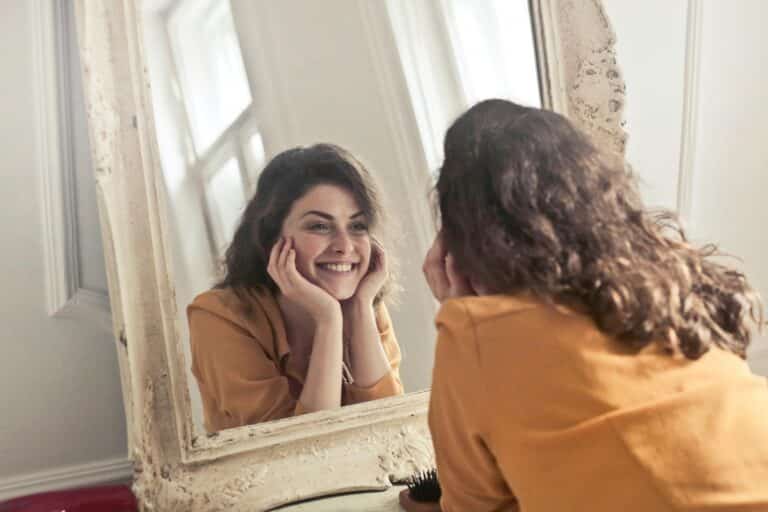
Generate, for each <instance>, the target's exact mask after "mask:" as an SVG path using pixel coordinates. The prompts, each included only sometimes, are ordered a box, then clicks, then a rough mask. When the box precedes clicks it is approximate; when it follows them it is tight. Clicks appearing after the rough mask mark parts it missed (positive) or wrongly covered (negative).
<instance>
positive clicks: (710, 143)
mask: <svg viewBox="0 0 768 512" xmlns="http://www.w3.org/2000/svg"><path fill="white" fill-rule="evenodd" d="M603 3H604V5H605V6H606V9H607V13H608V16H609V17H610V19H611V23H612V24H613V27H614V29H615V31H616V34H617V51H618V58H619V64H620V65H621V68H622V70H623V73H624V77H625V80H626V83H627V121H628V130H629V135H630V139H629V146H628V150H627V158H628V160H629V161H630V163H631V164H632V165H633V166H634V168H635V171H636V172H638V174H639V175H640V178H641V180H642V182H643V184H642V192H643V195H644V198H645V200H646V202H647V203H648V204H649V205H652V206H664V207H667V208H671V209H679V211H680V213H681V215H682V216H683V220H684V221H685V224H686V225H687V227H688V228H689V233H690V234H691V235H692V238H693V239H694V241H696V242H698V243H704V242H714V243H717V244H718V245H719V246H720V247H721V249H722V250H723V251H724V252H726V253H729V254H733V255H736V256H738V257H739V258H740V259H741V260H742V262H741V263H740V262H738V261H731V263H732V264H735V265H737V266H738V267H739V268H741V269H742V270H744V271H745V272H746V274H747V277H748V278H749V280H750V282H751V283H752V284H753V286H755V287H756V288H758V290H759V291H760V292H761V294H762V295H763V297H765V298H766V299H768V269H766V267H765V262H766V261H768V231H766V229H765V227H764V225H763V220H764V219H768V202H766V200H765V191H766V190H768V173H766V169H767V168H768V145H767V144H766V142H765V139H766V129H765V128H764V125H765V122H766V119H768V95H766V94H765V90H766V87H768V69H766V66H765V62H768V35H766V33H765V31H764V28H763V25H764V23H765V21H766V19H768V4H767V3H766V2H764V1H763V0H740V1H738V2H721V1H718V0H690V1H687V2H686V1H683V0H677V1H674V2H670V1H668V0H646V1H645V2H628V1H625V0H603ZM686 69H687V70H688V73H687V76H686ZM686 98H688V99H689V100H690V104H689V107H688V108H687V109H686V108H685V99H686ZM750 364H751V366H752V367H753V369H754V370H755V371H757V372H759V373H761V374H764V375H766V374H768V340H767V339H766V337H765V336H762V337H759V338H758V339H756V340H755V342H754V343H753V345H752V351H751V353H750Z"/></svg>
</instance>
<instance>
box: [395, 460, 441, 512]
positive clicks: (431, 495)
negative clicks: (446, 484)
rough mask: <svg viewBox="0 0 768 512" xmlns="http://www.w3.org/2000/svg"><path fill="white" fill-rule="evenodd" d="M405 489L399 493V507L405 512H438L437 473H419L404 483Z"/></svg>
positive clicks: (438, 491)
mask: <svg viewBox="0 0 768 512" xmlns="http://www.w3.org/2000/svg"><path fill="white" fill-rule="evenodd" d="M405 484H406V485H407V486H408V488H407V489H403V490H402V491H400V506H402V507H403V508H404V509H405V510H406V512H439V511H440V496H441V495H442V491H441V490H440V482H438V480H437V471H436V470H435V469H429V470H426V471H419V472H418V473H416V474H415V475H413V476H411V477H410V478H408V479H407V480H406V481H405Z"/></svg>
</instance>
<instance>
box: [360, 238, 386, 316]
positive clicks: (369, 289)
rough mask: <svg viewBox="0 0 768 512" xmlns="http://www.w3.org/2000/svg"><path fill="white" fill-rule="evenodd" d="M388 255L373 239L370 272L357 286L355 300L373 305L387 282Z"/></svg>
mask: <svg viewBox="0 0 768 512" xmlns="http://www.w3.org/2000/svg"><path fill="white" fill-rule="evenodd" d="M387 273H388V267H387V254H386V252H384V248H383V247H382V246H381V244H379V242H377V241H376V240H373V239H371V257H370V263H369V264H368V271H367V272H366V274H365V275H364V276H363V278H362V279H361V280H360V283H358V285H357V290H356V291H355V295H354V297H353V299H357V300H359V301H361V302H364V303H366V304H372V303H373V299H375V298H376V295H377V294H378V293H379V291H381V288H382V287H383V286H384V283H385V282H386V280H387Z"/></svg>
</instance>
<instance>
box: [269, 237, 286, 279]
mask: <svg viewBox="0 0 768 512" xmlns="http://www.w3.org/2000/svg"><path fill="white" fill-rule="evenodd" d="M284 243H285V240H284V239H283V238H280V239H279V240H278V241H277V242H275V245H273V246H272V250H271V251H269V263H268V264H267V273H268V274H269V276H270V277H271V278H272V279H273V280H274V281H275V283H277V285H278V286H280V283H279V280H280V278H279V275H278V269H277V260H278V258H279V255H280V251H281V249H282V248H283V244H284Z"/></svg>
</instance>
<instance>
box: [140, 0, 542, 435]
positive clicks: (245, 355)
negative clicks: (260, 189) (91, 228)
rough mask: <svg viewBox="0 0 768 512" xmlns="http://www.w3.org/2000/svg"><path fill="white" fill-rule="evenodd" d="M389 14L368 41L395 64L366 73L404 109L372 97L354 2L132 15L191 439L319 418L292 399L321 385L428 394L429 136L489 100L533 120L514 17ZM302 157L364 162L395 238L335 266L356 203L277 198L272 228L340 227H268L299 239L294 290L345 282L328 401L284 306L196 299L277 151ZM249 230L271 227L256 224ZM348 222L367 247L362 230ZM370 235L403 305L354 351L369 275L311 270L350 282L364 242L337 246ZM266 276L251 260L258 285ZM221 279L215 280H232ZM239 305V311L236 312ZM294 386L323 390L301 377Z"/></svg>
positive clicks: (504, 13) (507, 10)
mask: <svg viewBox="0 0 768 512" xmlns="http://www.w3.org/2000/svg"><path fill="white" fill-rule="evenodd" d="M387 7H388V12H389V14H390V16H389V18H376V19H370V20H369V23H375V24H377V25H378V30H381V31H384V32H386V33H387V34H388V35H389V39H388V41H387V42H388V43H390V44H392V45H394V46H395V48H393V50H396V52H394V54H395V55H398V56H399V59H398V60H394V61H391V62H386V63H383V65H380V67H382V68H384V69H383V71H384V72H386V73H391V74H399V73H402V74H404V75H405V76H407V77H408V79H409V83H408V86H409V87H408V90H407V92H408V94H406V95H400V96H394V95H390V96H386V95H385V94H383V92H386V91H383V89H384V88H383V86H382V83H381V81H380V77H379V76H378V75H377V73H376V72H374V66H373V60H374V59H377V58H380V57H377V55H376V53H375V52H374V51H373V49H372V48H370V46H369V45H368V44H367V43H366V34H365V31H366V30H370V27H366V26H365V25H364V24H363V23H362V21H363V20H364V18H363V16H362V8H363V6H362V2H360V1H359V0H333V1H323V2H317V1H314V0H291V1H281V2H273V1H267V0H262V1H252V0H232V1H230V0H163V1H158V0H145V2H144V4H143V6H142V25H143V42H144V52H145V56H146V60H147V65H148V70H149V80H150V84H151V88H152V106H153V114H154V119H155V123H156V130H157V142H158V147H159V156H160V162H161V167H162V177H163V185H164V187H163V189H164V190H163V193H164V194H165V195H166V204H167V213H168V216H169V219H168V225H169V226H170V230H169V234H170V235H171V240H170V245H171V251H170V252H171V262H172V271H173V282H172V285H173V287H174V289H175V298H176V311H177V318H176V323H177V326H178V331H179V333H180V336H181V339H182V341H181V344H182V347H183V348H184V357H185V361H184V363H183V366H184V367H185V368H186V369H187V379H186V380H187V387H188V392H189V396H190V404H191V409H192V417H193V421H194V426H195V431H196V432H197V433H200V434H202V433H205V432H216V431H219V430H221V429H223V428H228V427H236V426H241V425H245V424H249V423H259V422H264V421H270V420H276V419H281V418H287V417H291V416H293V415H296V414H299V413H300V411H307V410H317V409H318V408H324V407H328V405H327V404H328V400H327V396H322V397H318V396H315V394H314V393H313V390H307V391H306V392H303V389H304V388H305V385H306V386H310V385H314V386H315V387H316V388H322V386H323V385H328V384H327V383H325V382H323V380H328V381H330V382H331V385H332V387H333V389H335V390H337V391H336V395H339V394H340V399H339V396H336V397H335V398H336V402H338V403H340V404H342V405H346V404H354V403H358V402H362V401H369V400H373V399H377V398H386V397H389V396H395V395H399V394H401V393H403V392H406V393H407V392H412V391H420V390H424V389H427V388H428V387H429V382H430V377H431V369H432V358H433V348H434V340H435V334H434V327H433V317H434V313H435V311H436V307H435V302H434V301H433V299H432V297H431V294H430V293H429V290H428V288H427V287H426V283H425V282H424V280H423V278H422V277H421V263H422V259H423V256H424V254H425V253H426V250H427V249H428V246H429V243H430V242H431V234H432V226H433V220H432V218H431V216H430V207H429V205H428V200H427V197H428V194H427V193H428V190H429V185H430V171H432V170H434V169H436V168H437V166H438V165H439V160H440V150H441V148H440V144H441V137H442V133H443V132H444V131H445V129H446V128H447V126H448V124H449V123H450V122H451V120H452V118H453V117H454V116H456V115H457V114H458V113H460V112H461V111H462V110H464V109H465V108H466V107H468V106H469V105H471V104H473V103H475V102H476V101H479V100H481V99H485V98H489V97H505V98H510V99H514V100H516V101H519V102H522V103H525V104H533V105H537V106H538V105H540V104H541V102H540V96H539V81H538V72H537V65H536V56H535V48H534V37H533V33H532V23H531V18H530V11H529V5H528V2H527V0H517V1H514V2H508V1H501V0H494V1H487V2H476V1H471V0H444V1H431V2H410V1H405V0H399V1H391V2H387ZM391 112H405V113H407V114H409V115H407V116H401V117H400V118H399V120H398V123H399V124H401V125H403V126H402V128H403V129H407V130H408V131H409V132H416V133H418V134H419V138H420V143H421V144H419V145H415V146H416V147H417V148H419V149H420V152H421V153H422V154H421V155H420V156H421V157H422V159H424V160H425V161H426V162H427V165H425V166H424V167H423V168H421V169H418V171H419V173H418V174H417V175H415V176H414V175H413V174H411V175H409V174H408V173H409V171H408V169H406V168H404V166H403V163H402V158H398V155H400V154H401V153H402V152H403V149H402V148H401V147H398V146H399V144H400V143H401V141H399V140H397V139H395V138H393V137H392V136H391V135H390V133H388V131H389V128H388V125H387V116H388V115H390V113H391ZM406 124H410V126H406ZM317 143H331V144H335V145H338V146H340V147H342V148H345V149H346V150H348V151H349V152H350V153H351V155H353V157H354V158H356V159H358V160H359V161H360V162H362V165H363V166H364V167H365V168H367V169H368V171H369V172H370V174H371V175H372V178H373V182H374V184H375V185H377V188H378V189H379V195H380V196H381V203H382V210H383V212H382V213H383V216H384V217H386V218H387V219H388V221H389V224H390V226H389V227H390V231H394V232H396V233H397V235H398V236H396V237H394V239H393V237H392V236H388V237H387V236H384V235H382V234H381V233H380V232H376V233H374V232H371V233H370V236H366V237H361V236H360V235H359V234H356V233H354V232H353V233H352V234H351V240H352V242H350V243H351V246H350V247H349V248H348V249H349V251H348V252H345V253H344V254H340V253H334V252H332V251H334V250H339V246H338V244H339V243H341V244H344V243H345V242H344V241H341V242H339V233H345V232H347V231H348V230H349V229H358V230H359V229H361V228H360V227H353V228H349V227H344V229H338V228H339V226H340V225H341V224H342V223H343V222H347V219H346V217H344V216H347V215H349V214H351V213H354V212H356V211H358V210H360V209H361V205H360V204H357V203H360V201H361V200H364V199H366V198H365V197H362V198H360V197H358V198H357V199H356V200H355V201H353V202H352V203H351V204H350V205H349V206H348V208H346V210H345V209H344V208H341V209H340V210H338V209H337V208H334V205H335V204H337V203H338V202H339V200H341V201H342V203H343V199H344V197H343V194H342V196H341V197H340V199H339V197H336V196H335V195H333V194H334V191H333V190H329V191H327V192H326V194H331V196H330V197H328V198H326V195H324V194H323V189H320V190H319V192H318V194H316V195H313V194H312V191H314V190H315V189H314V188H310V189H309V190H308V191H306V195H301V194H300V193H298V192H297V193H296V195H295V196H293V195H291V197H290V198H286V201H287V204H288V205H290V206H291V208H293V206H294V205H297V206H296V207H298V206H299V205H300V206H301V208H303V210H304V211H301V212H295V215H294V214H291V215H289V216H288V218H287V219H284V220H283V222H284V223H288V221H289V220H291V219H293V216H295V217H296V219H298V218H299V217H300V216H301V214H303V213H306V212H308V211H311V210H322V211H321V212H320V213H323V214H328V213H329V212H330V213H333V214H334V215H335V212H337V210H338V214H339V218H338V219H337V218H333V219H325V218H322V217H319V216H318V215H309V216H308V217H307V218H306V219H303V217H302V219H303V220H302V221H301V222H302V223H300V224H297V225H296V226H295V229H292V228H291V227H290V226H289V225H287V224H284V230H283V231H284V232H286V233H289V234H292V235H294V237H295V240H297V242H296V257H297V261H298V270H299V272H300V274H301V275H302V276H303V277H306V278H307V279H308V280H309V281H311V282H312V283H313V284H316V285H319V286H320V287H321V288H322V287H323V286H325V290H326V291H328V290H329V287H331V288H332V287H333V286H334V283H337V282H347V281H349V282H350V283H351V286H352V289H351V290H352V291H353V292H354V293H349V292H344V293H347V295H345V296H343V298H347V297H349V296H350V295H351V296H352V298H351V299H347V300H342V301H341V303H342V304H344V307H343V311H344V325H345V329H344V333H343V339H344V341H343V344H344V350H343V351H340V352H339V354H341V355H342V357H343V361H342V362H341V368H342V370H343V375H342V377H343V381H344V382H343V384H342V386H341V392H340V393H339V391H338V389H339V387H338V383H336V382H335V381H336V380H337V379H338V378H339V377H336V375H337V374H338V373H339V371H340V370H339V365H338V364H334V362H333V361H331V362H330V363H329V362H327V361H326V360H321V356H322V355H323V354H322V353H321V354H319V355H318V354H316V353H315V351H313V347H312V344H313V343H314V342H315V341H314V339H313V336H314V331H313V329H312V328H311V327H310V328H304V327H303V324H302V319H303V318H304V317H303V316H302V315H301V314H299V313H297V312H296V309H297V308H296V304H297V303H296V300H295V299H289V298H287V294H284V293H281V292H279V291H278V292H275V291H266V290H263V289H261V290H262V291H261V292H259V293H258V299H257V300H255V301H254V298H253V297H251V296H248V297H245V298H241V297H239V296H238V295H237V294H235V293H233V290H234V285H233V284H232V283H242V281H237V280H236V279H238V278H236V279H235V280H234V281H232V282H228V283H225V284H223V285H221V286H219V288H218V289H217V290H216V291H209V292H207V293H204V292H206V291H207V290H210V289H211V288H212V287H214V285H216V284H217V283H221V280H222V278H223V276H224V274H225V273H226V271H225V269H226V267H224V268H222V265H223V262H224V261H225V257H226V251H227V249H228V248H229V247H231V246H232V245H233V243H232V240H233V236H234V235H235V232H236V230H237V229H238V227H239V225H240V223H241V222H248V221H247V220H244V218H243V212H244V210H245V206H246V204H248V203H249V201H250V200H251V199H252V198H253V196H254V194H255V193H256V185H257V182H258V180H259V177H260V176H261V173H262V171H263V170H264V168H265V166H266V165H267V163H268V162H269V161H270V160H272V159H273V158H274V157H275V156H276V155H278V154H280V153H282V152H284V151H286V150H288V149H290V148H293V147H297V146H303V147H309V146H312V145H313V144H317ZM306 151H310V150H306ZM321 153H322V152H317V155H316V156H313V157H306V156H303V157H301V158H299V157H298V156H297V157H296V158H297V161H299V160H300V161H301V165H304V166H309V167H311V166H312V165H314V164H313V162H314V161H316V160H317V159H319V158H324V159H326V160H327V158H328V155H327V154H326V155H325V156H322V155H321ZM326 153H327V152H326ZM336 160H338V161H337V162H336V164H334V165H341V164H342V163H343V158H341V159H338V158H336ZM336 160H334V161H336ZM292 165H294V164H291V165H288V164H286V165H283V167H281V168H280V169H276V170H275V172H276V173H277V174H280V173H282V174H281V175H282V176H283V178H280V179H282V180H288V179H289V178H287V177H285V176H286V173H288V172H289V170H290V169H289V168H290V167H291V166H292ZM278 181H279V180H278ZM296 185H297V184H292V185H290V186H288V185H286V187H288V188H287V189H286V188H285V187H283V189H282V190H285V192H282V193H283V194H284V195H286V194H292V192H289V191H288V189H292V188H293V189H296V188H297V186H296ZM277 187H278V190H280V187H281V186H279V185H278V186H277ZM269 195H270V194H269V192H264V193H263V194H262V199H261V202H262V203H264V204H266V203H267V202H268V201H272V199H271V198H269V197H268V196H269ZM300 198H301V201H299V199H300ZM254 201H256V200H254ZM302 201H310V202H309V203H306V204H304V203H303V202H302ZM279 203H280V201H279V200H277V201H276V204H277V205H279ZM275 208H276V210H275V211H278V210H279V207H278V206H275ZM347 210H349V211H347ZM290 211H292V212H293V210H290ZM264 215H268V216H269V217H270V218H273V217H274V215H273V213H271V212H265V213H264ZM341 217H344V218H343V219H342V218H341ZM361 219H362V217H361ZM278 220H280V219H279V218H278ZM363 220H364V221H365V226H364V227H365V229H366V230H367V224H368V223H370V221H371V219H367V218H365V219H363ZM342 221H343V222H342ZM272 222H274V221H272ZM297 222H298V220H297ZM279 228H280V226H277V228H276V230H279ZM270 229H271V228H270V227H269V226H267V227H265V228H264V230H263V231H260V232H259V233H265V232H268V231H270ZM285 230H288V231H285ZM310 230H314V231H310ZM318 230H323V231H322V232H318ZM331 231H333V233H331ZM250 232H254V229H253V228H251V229H250ZM390 235H391V233H390ZM249 236H251V237H255V238H258V237H259V236H260V235H258V236H257V235H249ZM382 236H384V238H383V240H386V242H383V245H384V252H385V253H386V254H387V256H386V258H387V260H388V261H389V262H398V263H399V264H398V265H397V267H396V269H397V275H398V279H397V284H399V287H400V288H401V289H400V291H399V293H397V294H394V295H395V300H394V301H387V300H385V301H383V302H382V304H379V305H377V307H376V308H375V309H376V313H375V321H376V324H377V325H376V326H375V327H378V330H379V331H380V336H376V337H375V340H374V339H367V338H366V337H365V335H364V334H363V336H362V338H360V339H361V340H362V341H360V340H358V337H359V336H360V334H358V335H357V336H355V335H354V334H353V333H355V332H356V331H357V332H358V333H359V332H364V331H362V330H363V329H365V325H364V322H366V321H368V322H371V319H370V318H367V317H365V316H364V317H360V319H359V320H352V318H358V317H353V315H354V313H352V312H351V310H352V307H351V306H348V304H349V303H351V302H354V301H353V299H356V298H357V297H359V296H361V295H362V292H361V293H360V294H358V293H357V292H355V291H354V290H355V287H356V286H362V285H358V283H359V282H360V281H361V280H362V279H363V278H364V277H366V276H367V275H368V274H369V273H371V270H370V269H372V268H373V265H372V264H371V265H368V266H369V271H368V272H366V271H365V269H362V268H360V269H358V268H357V267H354V268H353V267H350V271H349V272H348V273H349V274H350V275H349V276H348V277H345V276H342V277H340V276H339V275H338V274H339V270H340V269H342V267H341V266H338V265H336V266H333V267H332V268H331V266H328V265H326V263H327V262H337V263H341V264H346V263H348V262H349V263H350V264H351V265H357V266H359V265H358V264H357V263H356V262H357V261H363V262H364V263H365V262H366V261H373V259H374V258H375V254H373V253H371V256H369V255H368V254H369V252H370V241H369V240H367V241H363V242H361V247H357V244H356V243H353V242H354V240H362V239H363V238H366V239H369V238H370V237H377V238H380V239H381V238H382ZM272 238H273V240H274V237H272ZM274 242H277V240H274ZM318 243H321V244H323V248H320V247H318V246H317V244H318ZM234 250H242V251H250V252H245V254H243V257H244V258H245V259H246V260H251V259H254V258H258V257H259V256H258V255H257V254H258V252H257V249H256V248H249V249H246V248H243V249H238V248H237V247H235V248H234V249H233V254H234ZM268 250H269V247H266V248H264V251H268ZM342 250H345V251H346V250H347V249H344V248H342ZM358 250H360V251H361V254H362V255H361V254H358ZM264 251H262V252H264ZM361 258H362V260H361ZM304 260H307V261H304ZM266 263H267V262H266V261H263V259H262V260H260V264H259V265H260V269H261V270H262V271H263V269H264V268H265V267H266ZM238 265H241V266H242V264H238ZM392 266H393V265H392V264H390V267H392ZM343 268H344V269H346V267H343ZM228 270H229V274H230V275H238V272H239V273H240V274H243V273H244V272H245V271H238V269H236V268H229V269H228ZM258 271H259V269H255V270H254V271H253V272H258ZM345 279H346V281H344V280H345ZM241 286H242V285H241ZM345 286H346V285H345ZM201 294H202V295H201ZM196 296H198V298H197V300H196V299H195V297H196ZM193 302H194V305H193V306H191V307H189V305H190V304H192V303H193ZM245 304H248V305H249V307H253V308H254V309H255V311H248V312H244V310H243V309H242V308H243V306H244V305H245ZM188 307H189V309H188ZM298 308H299V309H302V313H306V311H304V310H303V308H302V306H298ZM387 310H388V311H389V314H388V315H387V313H386V312H387ZM188 312H189V316H188ZM305 316H306V315H305ZM387 316H388V317H389V318H387ZM357 322H359V323H360V324H361V325H360V326H358V325H357ZM315 324H316V325H317V321H315ZM351 324H353V325H351ZM190 331H191V332H190ZM336 336H339V334H338V333H337V334H336ZM372 343H373V344H376V345H380V346H381V347H380V348H378V349H376V348H374V347H372V346H371V344H372ZM191 348H192V349H193V350H192V349H191ZM321 348H322V346H321ZM382 349H383V351H382ZM316 351H317V352H320V349H317V350H316ZM369 353H370V354H369ZM336 357H338V354H337V356H336ZM366 358H367V359H366ZM382 359H383V361H382ZM315 365H318V366H319V369H318V368H315ZM320 365H323V366H320ZM376 365H378V366H376ZM310 372H319V373H320V374H321V375H319V376H318V375H313V376H312V377H310ZM310 379H311V381H310ZM308 381H309V382H308ZM325 395H328V393H325ZM331 398H333V397H331ZM307 400H309V401H313V400H314V402H315V403H312V405H313V406H314V407H313V408H309V407H307V406H306V405H305V404H304V402H305V401H307Z"/></svg>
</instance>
